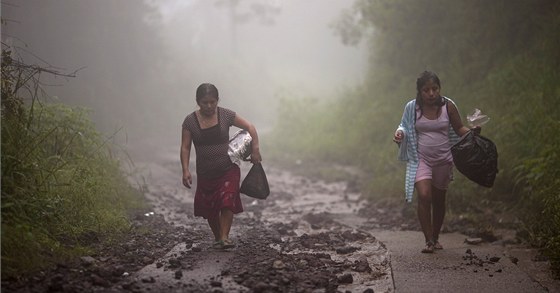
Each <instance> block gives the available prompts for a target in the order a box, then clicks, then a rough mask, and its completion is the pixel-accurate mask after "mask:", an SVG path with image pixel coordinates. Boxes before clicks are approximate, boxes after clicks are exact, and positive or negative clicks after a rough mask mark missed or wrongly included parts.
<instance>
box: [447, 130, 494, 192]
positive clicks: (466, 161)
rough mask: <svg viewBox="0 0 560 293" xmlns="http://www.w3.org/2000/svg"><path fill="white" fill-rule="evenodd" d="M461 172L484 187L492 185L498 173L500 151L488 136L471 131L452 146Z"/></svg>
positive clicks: (455, 162) (452, 152) (455, 161)
mask: <svg viewBox="0 0 560 293" xmlns="http://www.w3.org/2000/svg"><path fill="white" fill-rule="evenodd" d="M451 154H452V155H453V163H454V164H455V167H456V168H457V170H459V172H461V173H462V174H463V175H465V176H466V177H467V178H469V179H470V180H471V181H474V182H476V183H478V184H480V185H482V186H484V187H492V186H493V185H494V179H496V174H497V173H498V151H497V149H496V145H495V144H494V143H493V142H492V141H491V140H490V139H488V138H486V137H484V136H482V135H480V134H478V133H476V132H475V131H472V130H471V131H469V132H468V133H467V134H465V136H463V137H462V138H461V139H460V140H459V141H458V142H457V143H456V144H454V145H453V146H452V147H451Z"/></svg>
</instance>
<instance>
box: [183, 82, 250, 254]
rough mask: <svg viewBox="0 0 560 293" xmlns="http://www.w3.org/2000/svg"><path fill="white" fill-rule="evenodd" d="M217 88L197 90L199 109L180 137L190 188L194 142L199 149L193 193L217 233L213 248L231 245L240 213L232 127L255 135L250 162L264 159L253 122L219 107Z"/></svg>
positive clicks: (209, 86) (206, 85) (198, 212)
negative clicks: (231, 154) (231, 149)
mask: <svg viewBox="0 0 560 293" xmlns="http://www.w3.org/2000/svg"><path fill="white" fill-rule="evenodd" d="M218 100H219V95H218V89H217V88H216V87H215V86H214V85H212V84H209V83H204V84H201V85H200V86H199V87H198V89H197V90H196V103H197V104H198V106H199V110H196V111H194V112H192V113H191V114H189V115H188V116H187V117H186V118H185V120H184V122H183V131H182V139H181V166H182V168H183V185H185V186H186V187H187V188H191V185H192V176H191V173H190V171H189V164H190V154H191V144H194V146H195V150H196V174H197V187H196V192H195V197H194V215H195V216H199V217H203V218H205V219H207V220H208V224H209V225H210V228H211V229H212V233H213V234H214V240H215V242H214V244H213V247H214V248H232V247H234V246H235V245H234V243H233V241H232V240H230V239H229V232H230V229H231V224H232V222H233V215H234V214H237V213H241V212H242V211H243V206H242V204H241V199H240V197H239V181H240V170H239V166H238V165H236V164H234V163H233V162H232V161H231V159H230V157H229V156H228V144H229V128H230V127H231V126H232V125H233V126H237V127H239V128H242V129H245V130H247V131H248V132H249V134H250V135H251V137H252V143H251V148H252V150H251V162H252V163H253V164H257V163H260V162H261V154H260V151H259V137H258V134H257V130H256V128H255V126H253V124H252V123H251V122H249V121H247V120H245V119H243V118H242V117H240V116H239V115H237V114H236V113H235V112H234V111H232V110H229V109H226V108H222V107H218Z"/></svg>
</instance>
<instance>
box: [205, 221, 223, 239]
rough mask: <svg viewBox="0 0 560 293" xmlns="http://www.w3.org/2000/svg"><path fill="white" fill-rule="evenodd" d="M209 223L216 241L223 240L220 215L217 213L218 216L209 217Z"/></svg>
mask: <svg viewBox="0 0 560 293" xmlns="http://www.w3.org/2000/svg"><path fill="white" fill-rule="evenodd" d="M208 225H209V226H210V229H212V234H214V240H216V241H218V240H221V237H220V236H221V235H220V233H221V229H220V227H221V225H220V216H219V215H216V217H213V218H208Z"/></svg>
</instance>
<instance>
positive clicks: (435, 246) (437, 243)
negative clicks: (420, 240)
mask: <svg viewBox="0 0 560 293" xmlns="http://www.w3.org/2000/svg"><path fill="white" fill-rule="evenodd" d="M434 249H435V250H441V249H443V246H441V244H440V243H439V242H438V241H436V243H435V244H434Z"/></svg>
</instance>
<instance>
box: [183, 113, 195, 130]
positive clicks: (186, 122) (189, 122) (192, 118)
mask: <svg viewBox="0 0 560 293" xmlns="http://www.w3.org/2000/svg"><path fill="white" fill-rule="evenodd" d="M193 123H196V112H194V111H193V112H192V113H190V114H188V115H187V117H185V119H184V120H183V127H187V126H190V125H192V124H193Z"/></svg>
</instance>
